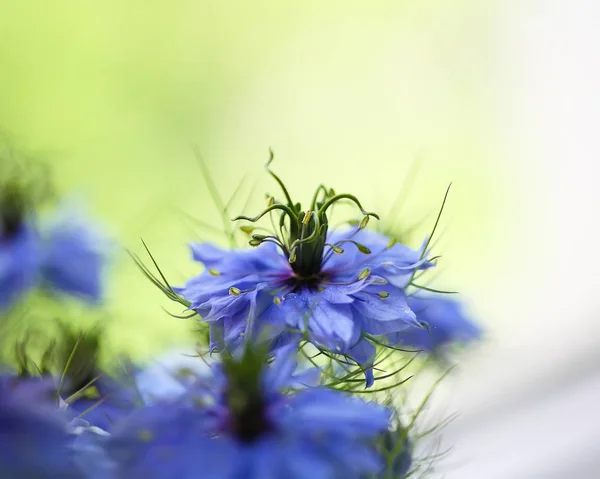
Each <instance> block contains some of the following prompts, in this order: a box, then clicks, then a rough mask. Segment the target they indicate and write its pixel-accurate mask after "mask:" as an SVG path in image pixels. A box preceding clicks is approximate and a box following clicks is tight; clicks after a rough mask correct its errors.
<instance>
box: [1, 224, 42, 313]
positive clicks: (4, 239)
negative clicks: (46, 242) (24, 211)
mask: <svg viewBox="0 0 600 479" xmlns="http://www.w3.org/2000/svg"><path fill="white" fill-rule="evenodd" d="M1 215H2V213H1V212H0V216H1ZM40 261H41V255H40V241H39V237H38V234H37V232H36V231H35V229H34V228H33V226H32V225H31V224H30V223H29V222H27V221H24V222H22V223H20V224H19V225H17V226H15V227H14V228H12V227H11V228H8V227H7V225H6V224H3V222H2V218H1V217H0V312H1V311H4V310H7V309H8V308H10V307H11V306H12V305H13V304H14V303H15V302H16V301H17V300H18V299H19V297H20V296H21V295H23V294H24V293H25V292H26V291H27V290H28V289H31V288H33V287H34V286H35V283H36V280H37V275H38V272H39V267H40Z"/></svg>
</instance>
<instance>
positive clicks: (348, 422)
mask: <svg viewBox="0 0 600 479" xmlns="http://www.w3.org/2000/svg"><path fill="white" fill-rule="evenodd" d="M290 406H291V410H292V411H293V413H292V414H293V418H292V421H293V423H294V427H295V428H297V430H298V431H305V430H320V431H322V432H326V431H331V432H335V433H338V434H356V435H358V436H360V437H363V438H369V437H375V436H376V435H377V434H380V433H381V432H383V431H385V430H387V427H388V424H389V421H390V418H391V411H390V410H389V409H387V408H385V407H383V406H381V405H380V404H377V403H374V402H365V401H361V400H359V399H356V398H354V397H351V396H349V395H345V394H340V393H336V392H335V391H331V390H328V389H319V388H314V389H306V390H304V391H301V392H299V393H298V394H297V395H296V396H294V397H293V398H291V399H290Z"/></svg>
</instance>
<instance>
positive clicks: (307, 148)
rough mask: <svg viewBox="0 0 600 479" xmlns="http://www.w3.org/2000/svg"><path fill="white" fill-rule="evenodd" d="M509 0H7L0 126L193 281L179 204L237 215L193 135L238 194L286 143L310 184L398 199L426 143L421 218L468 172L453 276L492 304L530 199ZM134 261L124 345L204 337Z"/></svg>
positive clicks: (111, 302)
mask: <svg viewBox="0 0 600 479" xmlns="http://www.w3.org/2000/svg"><path fill="white" fill-rule="evenodd" d="M494 15H495V12H494V8H493V2H479V1H477V0H471V1H469V0H456V1H452V2H449V1H442V0H440V1H433V0H419V1H417V0H414V1H398V0H394V1H379V2H377V1H376V2H354V1H344V2H341V1H331V2H322V1H305V2H279V1H263V2H256V1H255V2H244V1H238V2H232V1H191V0H188V1H182V0H180V1H169V2H167V1H146V2H141V1H125V2H124V1H115V0H112V1H111V0H109V1H103V2H86V1H74V0H73V1H53V2H47V1H41V0H40V1H18V2H17V1H9V0H2V1H0V128H1V129H2V130H3V131H4V132H5V133H6V134H8V135H9V137H10V138H11V141H12V143H13V145H15V146H16V147H17V148H19V149H21V150H23V151H27V152H28V153H30V154H34V155H36V156H38V157H39V158H41V159H42V160H44V161H46V162H48V163H50V164H51V165H52V167H53V173H54V181H55V183H56V185H57V186H58V188H59V190H60V191H62V192H64V193H75V194H76V195H78V198H81V199H82V200H85V202H86V203H87V204H88V206H89V209H90V211H91V212H92V213H93V214H94V215H96V216H97V217H98V218H100V219H101V220H102V221H104V223H105V224H106V225H107V228H108V230H109V231H111V232H112V233H114V234H115V235H116V236H117V237H118V238H119V241H120V243H121V244H122V245H123V246H124V247H127V248H130V249H132V250H134V251H136V252H138V253H141V252H142V250H141V247H140V242H139V238H140V237H143V238H144V239H145V240H146V242H147V243H148V245H149V246H150V248H151V250H152V251H153V253H154V254H155V256H156V258H157V260H158V261H159V263H160V265H161V266H162V267H163V269H164V271H165V272H166V273H168V275H169V278H170V279H171V280H172V281H173V282H174V283H176V284H177V283H182V282H183V281H184V280H185V278H187V277H189V276H190V275H191V274H193V273H194V272H197V271H199V269H198V266H197V265H194V264H192V263H191V261H190V259H189V254H188V251H187V249H186V246H185V244H186V242H187V241H189V240H191V239H193V238H194V236H193V235H194V230H193V229H192V228H190V224H189V222H186V220H185V218H184V217H183V216H182V215H181V214H180V213H178V212H177V208H179V209H183V210H185V211H186V212H188V213H190V214H192V215H194V216H196V217H199V218H202V219H203V220H205V221H208V222H212V223H215V224H217V225H218V224H219V223H218V221H219V217H218V215H217V214H216V213H215V210H214V208H213V206H212V204H211V202H210V199H209V195H208V194H207V190H206V187H205V184H204V182H203V179H202V176H201V174H200V170H199V168H198V165H197V163H196V160H195V158H194V155H193V153H192V145H194V144H196V145H198V147H199V149H200V150H201V152H202V154H203V156H204V158H205V160H206V162H207V164H208V165H209V167H210V169H211V171H212V174H213V176H214V178H215V181H216V184H217V186H218V187H219V189H220V191H222V193H223V196H224V197H226V198H227V197H228V196H229V195H230V194H231V192H232V191H233V189H234V188H235V185H236V184H237V182H238V181H239V180H240V179H241V178H242V177H243V175H244V174H248V177H247V180H246V185H247V186H246V187H245V190H244V193H248V192H249V191H250V188H251V185H253V184H254V183H255V182H256V189H255V191H256V197H257V199H256V201H255V202H254V206H256V207H258V205H260V200H261V198H262V194H263V192H264V191H266V190H268V191H270V192H274V191H275V188H274V186H273V184H272V183H268V182H267V180H268V179H267V178H266V175H264V174H263V171H262V165H263V164H264V162H265V160H266V158H267V151H268V148H269V147H272V148H273V149H274V150H275V153H276V163H275V164H274V167H275V169H276V171H277V172H278V173H280V174H281V176H282V177H283V178H284V179H285V180H286V181H287V182H288V184H289V186H290V189H291V191H292V193H293V194H294V195H295V196H296V197H297V198H299V199H301V198H306V197H307V196H308V195H309V194H310V193H311V191H312V189H313V188H314V187H316V186H317V185H318V184H319V183H322V182H323V183H326V184H328V185H330V186H333V187H335V189H336V190H337V191H343V190H345V191H351V192H353V193H355V194H356V195H357V196H359V197H360V198H361V200H362V202H363V203H364V204H365V205H366V206H367V207H368V208H371V209H375V210H376V211H380V212H382V213H387V210H386V209H385V206H386V204H389V203H390V202H391V201H392V200H393V199H394V198H395V197H396V196H397V194H398V192H399V189H400V187H401V185H402V182H403V180H404V178H405V176H406V173H407V171H408V169H409V167H410V165H411V164H412V163H413V161H414V160H415V158H417V157H419V158H421V159H422V160H423V166H422V168H421V170H420V174H419V176H418V178H417V180H416V181H417V182H416V184H415V186H414V188H413V190H412V192H411V194H410V197H409V201H408V202H407V204H406V207H405V208H404V210H403V211H402V215H401V216H402V219H403V221H405V222H408V223H412V222H415V221H419V220H421V219H423V218H425V220H426V221H425V223H424V224H423V228H422V229H421V230H420V232H421V233H422V235H424V234H425V232H426V231H427V230H428V229H429V228H430V226H431V224H432V222H433V220H434V218H435V212H436V211H437V208H438V207H439V204H440V202H441V198H442V196H443V193H444V190H445V188H446V185H447V183H448V182H450V181H453V190H452V193H451V198H450V203H449V205H448V208H447V210H446V213H445V216H444V222H443V226H444V227H447V228H446V229H445V230H444V234H443V237H442V240H441V242H440V243H439V246H438V249H437V251H436V252H437V253H441V254H443V255H444V258H443V262H442V267H443V273H444V274H443V275H442V277H441V279H440V281H439V283H438V285H440V286H444V287H451V288H453V289H458V290H460V291H463V292H464V293H466V295H467V297H472V298H475V301H474V302H473V304H474V306H475V310H476V311H477V312H479V313H485V312H486V311H487V310H488V309H490V308H492V307H493V305H491V304H489V301H488V302H486V298H488V297H490V296H489V294H490V293H488V290H486V289H485V288H484V287H483V285H482V283H481V281H480V279H481V275H482V274H484V275H485V274H488V276H489V274H490V272H489V271H490V270H491V269H493V267H494V264H495V263H494V258H493V257H490V254H489V251H490V250H493V249H494V248H496V249H497V248H499V245H501V244H503V245H506V247H510V243H511V241H513V237H512V236H511V234H510V233H509V232H507V231H505V230H504V229H503V228H501V227H499V226H498V225H501V224H503V223H504V220H505V219H506V218H507V217H508V215H509V207H508V206H507V204H509V203H510V202H511V198H507V197H506V195H503V194H501V193H499V192H501V191H502V188H504V187H505V185H506V184H507V182H508V181H509V178H508V177H509V175H508V172H507V170H506V168H503V167H502V162H501V161H499V158H501V151H499V150H498V145H499V144H500V143H501V142H500V140H499V139H498V137H497V132H495V129H494V115H493V112H494V111H495V109H496V108H497V106H498V105H497V99H496V97H495V95H494V87H495V85H496V83H497V82H498V78H501V76H502V71H501V67H500V66H499V65H498V64H497V61H496V58H495V53H496V50H495V49H496V46H495V41H496V38H495V32H494ZM238 212H239V213H241V211H236V213H238ZM255 212H257V209H256V208H252V209H251V211H246V213H255ZM117 260H118V261H117V265H116V267H115V268H114V271H113V274H112V277H111V282H110V287H109V291H110V295H109V298H108V302H107V304H106V307H105V308H106V309H105V310H103V313H102V314H103V316H104V317H107V318H109V321H110V322H109V323H107V324H108V331H107V333H106V334H107V338H108V339H109V343H110V344H111V345H112V346H113V347H114V348H115V349H117V350H126V351H128V352H131V353H135V354H139V355H141V356H146V355H149V354H152V353H154V352H156V351H157V350H159V349H162V348H164V347H168V346H170V345H173V344H177V343H178V342H180V341H182V340H184V339H185V338H189V331H190V329H191V328H192V326H193V324H191V323H190V322H189V321H187V322H185V321H179V320H176V319H173V318H170V317H169V316H167V315H166V314H165V313H164V312H163V311H162V310H161V305H163V306H170V305H169V304H168V303H167V302H166V301H165V300H164V299H163V298H161V296H160V293H159V292H158V291H156V290H155V289H154V288H153V286H152V285H150V284H149V283H148V282H147V281H145V280H144V279H143V277H142V276H141V274H140V273H139V272H138V271H137V270H136V268H135V267H134V266H133V265H132V263H131V261H130V260H129V258H128V257H127V256H126V254H124V253H122V254H121V255H120V256H119V257H118V258H117ZM484 265H485V272H483V273H482V270H483V269H484V268H483V266H484ZM170 310H171V311H177V308H173V307H172V306H170ZM482 316H484V314H482Z"/></svg>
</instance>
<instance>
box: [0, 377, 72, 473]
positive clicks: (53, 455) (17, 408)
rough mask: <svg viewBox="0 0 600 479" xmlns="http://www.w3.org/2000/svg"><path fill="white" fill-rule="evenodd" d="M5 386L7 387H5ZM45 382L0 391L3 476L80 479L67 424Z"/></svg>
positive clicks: (21, 383) (0, 470) (0, 463)
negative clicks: (52, 402) (50, 399)
mask: <svg viewBox="0 0 600 479" xmlns="http://www.w3.org/2000/svg"><path fill="white" fill-rule="evenodd" d="M5 386H6V385H5ZM49 391H50V389H49V387H48V385H47V384H44V383H43V382H39V381H35V382H19V383H18V387H11V388H7V387H2V390H1V391H0V393H1V394H0V477H6V478H13V477H14V478H17V477H19V478H20V477H23V478H42V479H43V478H55V477H60V478H80V477H84V476H83V474H82V473H81V472H80V471H79V470H77V469H76V467H75V465H74V463H73V460H72V449H71V444H72V437H71V435H70V433H69V428H68V424H67V422H66V421H65V420H64V418H63V417H62V416H61V414H60V412H59V411H58V410H57V409H56V407H55V406H54V407H53V406H52V405H51V402H50V401H49V398H50V397H51V393H49Z"/></svg>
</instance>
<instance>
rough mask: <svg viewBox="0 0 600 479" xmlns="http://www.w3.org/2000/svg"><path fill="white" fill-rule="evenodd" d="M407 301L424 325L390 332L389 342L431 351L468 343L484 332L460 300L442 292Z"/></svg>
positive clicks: (413, 297) (411, 298)
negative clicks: (470, 317) (450, 297)
mask: <svg viewBox="0 0 600 479" xmlns="http://www.w3.org/2000/svg"><path fill="white" fill-rule="evenodd" d="M408 304H409V306H410V308H411V309H412V310H413V311H414V312H415V314H416V315H417V320H418V321H420V322H422V323H424V324H425V325H426V328H425V329H414V328H411V329H406V330H404V331H400V332H397V333H393V334H390V335H389V336H388V339H389V342H390V343H392V344H395V345H404V346H409V347H414V348H419V349H422V350H424V351H428V352H434V353H435V352H441V350H442V349H443V348H444V347H446V346H449V345H451V344H455V343H467V342H469V341H472V340H474V339H477V338H478V337H480V335H481V329H480V328H479V326H477V325H476V324H475V323H473V322H472V321H471V320H470V319H469V318H468V316H467V315H465V314H464V312H463V307H462V305H461V303H460V302H458V301H455V300H451V299H447V298H442V297H439V296H433V295H427V296H415V295H413V296H409V298H408Z"/></svg>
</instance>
